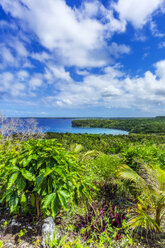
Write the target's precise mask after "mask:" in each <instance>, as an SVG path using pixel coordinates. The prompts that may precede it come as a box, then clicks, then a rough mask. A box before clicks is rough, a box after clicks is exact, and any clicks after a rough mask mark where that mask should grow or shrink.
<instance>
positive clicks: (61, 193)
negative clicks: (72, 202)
mask: <svg viewBox="0 0 165 248" xmlns="http://www.w3.org/2000/svg"><path fill="white" fill-rule="evenodd" d="M69 196H70V194H69V192H68V191H66V190H62V189H61V190H58V197H59V200H60V203H61V206H62V207H63V208H64V209H67V207H68V206H67V203H68V199H69Z"/></svg>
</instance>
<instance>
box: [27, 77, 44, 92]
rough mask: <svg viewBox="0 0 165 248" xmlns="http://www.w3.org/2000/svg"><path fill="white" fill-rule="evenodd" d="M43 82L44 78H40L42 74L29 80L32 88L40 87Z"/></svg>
mask: <svg viewBox="0 0 165 248" xmlns="http://www.w3.org/2000/svg"><path fill="white" fill-rule="evenodd" d="M42 84H43V82H42V80H41V79H40V75H39V77H38V76H37V75H36V76H34V77H33V78H31V80H30V81H29V86H30V89H31V90H36V89H37V88H39V87H40V86H41V85H42Z"/></svg>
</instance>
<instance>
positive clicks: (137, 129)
mask: <svg viewBox="0 0 165 248" xmlns="http://www.w3.org/2000/svg"><path fill="white" fill-rule="evenodd" d="M72 126H73V127H93V128H95V127H97V128H112V129H121V130H125V131H128V132H130V133H141V134H151V133H156V134H164V133H165V118H163V117H156V118H137V119H109V120H107V119H94V120H92V119H91V120H74V121H72Z"/></svg>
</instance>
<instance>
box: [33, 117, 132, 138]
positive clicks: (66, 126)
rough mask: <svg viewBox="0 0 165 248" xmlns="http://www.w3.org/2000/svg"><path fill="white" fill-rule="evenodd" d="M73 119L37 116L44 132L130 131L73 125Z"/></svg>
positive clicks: (105, 132)
mask: <svg viewBox="0 0 165 248" xmlns="http://www.w3.org/2000/svg"><path fill="white" fill-rule="evenodd" d="M72 120H73V119H62V118H61V119H49V118H36V121H37V123H38V127H40V128H42V130H43V132H56V133H88V134H113V135H118V134H128V132H126V131H123V130H117V129H108V128H81V127H72Z"/></svg>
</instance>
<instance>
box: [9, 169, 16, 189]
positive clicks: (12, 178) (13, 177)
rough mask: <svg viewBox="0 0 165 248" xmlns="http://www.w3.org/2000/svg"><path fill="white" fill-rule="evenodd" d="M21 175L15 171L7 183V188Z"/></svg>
mask: <svg viewBox="0 0 165 248" xmlns="http://www.w3.org/2000/svg"><path fill="white" fill-rule="evenodd" d="M18 175H19V172H15V173H13V174H12V175H11V177H10V178H9V182H8V185H7V188H8V189H9V188H10V187H11V186H12V185H13V184H14V183H15V181H16V179H17V177H18Z"/></svg>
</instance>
